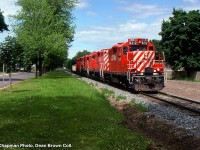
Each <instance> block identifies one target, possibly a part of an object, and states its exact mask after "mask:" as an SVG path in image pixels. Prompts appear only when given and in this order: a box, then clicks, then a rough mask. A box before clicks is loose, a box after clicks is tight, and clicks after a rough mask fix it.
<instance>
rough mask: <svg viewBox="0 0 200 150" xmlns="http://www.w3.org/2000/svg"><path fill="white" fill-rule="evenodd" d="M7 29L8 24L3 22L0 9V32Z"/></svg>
mask: <svg viewBox="0 0 200 150" xmlns="http://www.w3.org/2000/svg"><path fill="white" fill-rule="evenodd" d="M4 30H6V31H8V25H7V24H6V23H5V20H4V16H3V12H2V11H1V9H0V32H3V31H4Z"/></svg>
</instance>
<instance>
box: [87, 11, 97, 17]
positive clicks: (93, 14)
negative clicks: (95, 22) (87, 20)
mask: <svg viewBox="0 0 200 150" xmlns="http://www.w3.org/2000/svg"><path fill="white" fill-rule="evenodd" d="M86 14H87V15H92V16H96V15H97V12H95V11H87V12H86Z"/></svg>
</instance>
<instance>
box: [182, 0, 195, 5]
mask: <svg viewBox="0 0 200 150" xmlns="http://www.w3.org/2000/svg"><path fill="white" fill-rule="evenodd" d="M183 1H184V2H189V3H193V4H194V3H197V2H198V0H183Z"/></svg>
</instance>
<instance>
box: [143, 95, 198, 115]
mask: <svg viewBox="0 0 200 150" xmlns="http://www.w3.org/2000/svg"><path fill="white" fill-rule="evenodd" d="M141 94H142V95H145V96H148V97H151V98H154V99H157V100H160V101H163V102H165V103H168V104H171V105H173V106H176V107H178V108H182V109H186V110H189V111H192V112H195V113H198V114H200V107H199V108H196V107H194V106H191V105H189V104H188V103H187V102H190V103H191V104H198V105H199V104H200V102H198V101H194V100H190V99H186V98H182V97H178V96H174V95H170V94H167V93H162V92H159V94H163V95H165V96H168V98H167V99H166V98H161V97H158V96H155V95H152V94H147V93H143V92H142V93H141ZM172 98H176V99H179V101H180V100H181V101H182V102H177V100H173V99H172Z"/></svg>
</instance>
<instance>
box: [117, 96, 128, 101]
mask: <svg viewBox="0 0 200 150" xmlns="http://www.w3.org/2000/svg"><path fill="white" fill-rule="evenodd" d="M121 100H126V96H123V95H119V96H117V97H116V101H121Z"/></svg>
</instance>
